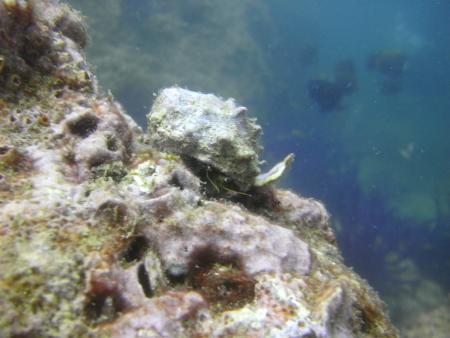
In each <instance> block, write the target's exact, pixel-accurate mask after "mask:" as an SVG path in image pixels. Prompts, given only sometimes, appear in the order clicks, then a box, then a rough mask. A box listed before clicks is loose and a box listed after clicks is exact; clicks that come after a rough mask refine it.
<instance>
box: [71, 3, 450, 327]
mask: <svg viewBox="0 0 450 338" xmlns="http://www.w3.org/2000/svg"><path fill="white" fill-rule="evenodd" d="M70 3H72V4H73V5H74V6H75V7H76V8H79V9H80V10H81V11H82V12H83V13H84V14H85V15H86V16H87V21H88V23H89V26H90V32H91V36H92V39H91V43H90V47H89V48H88V58H89V60H90V61H91V63H92V64H93V65H94V66H95V67H96V68H97V73H98V76H99V80H100V84H101V86H102V87H103V88H104V89H105V90H106V89H111V91H112V92H113V94H114V95H115V97H116V98H117V99H118V100H119V101H120V102H121V103H122V104H123V105H124V107H125V109H126V110H127V112H128V113H129V114H131V115H132V116H133V117H134V118H135V119H136V120H137V121H138V122H139V123H140V124H141V125H142V126H145V114H146V113H147V112H148V111H149V109H150V107H151V104H152V100H153V97H154V96H153V93H156V92H157V91H158V90H159V89H161V88H163V87H165V86H169V85H174V84H177V85H180V86H183V87H187V88H189V89H193V90H200V91H203V92H212V93H215V94H217V95H220V96H222V97H234V98H236V100H237V101H238V102H239V103H241V104H243V105H246V106H247V107H248V108H249V110H250V113H251V114H252V115H254V116H257V117H258V120H259V123H260V124H262V125H263V128H264V136H263V140H262V141H263V143H264V146H265V153H264V156H263V157H264V158H265V159H267V160H268V165H269V166H270V165H272V164H274V163H275V162H276V161H278V160H280V159H282V158H283V157H284V155H285V154H287V153H289V152H294V153H295V154H296V155H297V158H296V162H295V163H294V165H293V168H292V170H291V172H290V175H289V177H288V178H287V179H286V180H284V182H283V183H282V185H283V186H284V187H289V188H292V189H294V190H296V191H297V192H298V193H300V194H302V195H305V196H311V197H314V198H317V199H320V200H322V201H323V202H324V203H325V205H326V207H327V209H328V210H329V211H330V212H331V214H332V216H333V226H334V228H335V229H336V231H337V234H338V241H339V246H340V248H341V250H342V252H343V255H344V258H345V261H346V263H347V264H348V265H350V266H352V267H353V268H354V269H355V270H356V271H357V272H358V273H360V274H361V275H362V276H363V277H364V278H366V279H368V281H369V283H370V284H371V285H372V286H373V287H374V288H375V289H376V290H378V291H379V292H380V294H381V296H382V298H383V299H384V300H385V301H386V302H387V303H388V305H389V309H390V313H391V316H392V318H393V320H394V322H395V323H396V324H397V325H398V326H400V327H401V328H402V327H406V326H407V323H408V322H410V321H411V320H412V319H413V318H415V317H416V316H419V315H420V314H421V313H424V312H426V311H430V310H432V309H433V308H436V307H438V306H441V305H442V304H443V303H445V302H448V299H449V296H448V295H449V292H450V290H449V285H450V254H449V245H450V135H449V129H450V98H449V97H450V21H449V19H448V18H449V13H450V2H448V1H437V0H436V1H434V0H429V1H425V0H408V1H406V0H396V1H392V0H380V1H373V0H345V1H332V0H297V1H295V0H278V1H258V0H241V1H239V0H230V1H219V0H212V1H211V0H187V1H181V0H180V1H163V0H148V1H144V0H140V1H138V0H108V1H104V2H102V5H100V4H99V3H97V2H93V1H88V0H72V1H70ZM390 51H395V52H398V53H402V55H405V56H406V58H407V61H406V63H405V66H404V71H403V74H402V75H401V76H399V78H398V79H397V80H398V82H399V84H401V88H400V91H399V92H397V93H391V95H386V93H384V92H383V88H382V85H383V81H384V80H385V77H386V76H385V75H383V74H381V73H380V72H377V71H370V70H369V69H368V67H367V63H368V60H369V58H370V56H371V55H373V54H374V53H388V52H390ZM342 60H347V61H350V62H351V63H352V64H353V65H354V67H355V76H356V78H357V83H358V88H357V89H356V91H355V92H353V93H352V94H351V95H346V96H344V97H343V98H342V100H341V102H340V104H339V105H338V106H337V107H336V109H334V110H331V111H328V112H323V111H321V109H320V107H319V106H318V104H317V102H315V101H314V99H313V98H312V97H311V96H310V95H309V92H308V83H309V81H310V80H311V79H314V78H322V79H332V78H333V74H334V67H335V65H336V64H337V63H338V62H340V61H342Z"/></svg>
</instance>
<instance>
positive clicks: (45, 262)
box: [0, 0, 397, 337]
mask: <svg viewBox="0 0 450 338" xmlns="http://www.w3.org/2000/svg"><path fill="white" fill-rule="evenodd" d="M43 6H44V7H45V11H44V10H42V9H43V8H44V7H43ZM0 18H1V19H2V20H0V31H1V32H3V33H5V34H1V35H0V54H1V55H2V56H4V57H5V60H6V63H5V66H4V67H5V68H3V70H2V72H1V74H0V76H1V77H2V78H1V81H2V82H1V84H2V86H1V87H0V267H1V268H0V308H1V309H2V311H1V312H0V336H1V337H219V336H220V337H224V336H228V337H396V336H397V333H396V330H395V329H394V328H393V326H392V325H391V323H390V322H389V319H388V317H387V315H386V313H385V312H384V306H383V304H382V302H381V301H380V299H379V298H378V296H377V295H376V293H375V292H374V291H372V290H371V288H370V287H369V286H368V285H367V283H366V282H365V281H363V280H362V279H360V278H359V277H358V276H357V275H356V274H355V273H354V272H353V271H351V269H348V268H347V267H346V266H345V265H344V264H343V262H342V259H341V256H340V254H339V251H338V249H337V247H336V242H335V239H334V233H333V230H332V229H331V227H330V224H329V216H328V214H327V212H326V210H325V208H324V207H323V205H322V204H321V203H320V202H317V201H315V200H313V199H306V198H303V197H300V196H297V195H296V194H294V193H292V192H289V191H283V190H276V189H274V188H272V187H270V186H266V187H264V189H263V190H258V189H255V190H252V191H251V193H248V194H247V195H246V199H245V200H244V201H243V202H241V203H240V204H237V203H234V202H233V201H232V200H226V199H220V200H217V199H212V198H210V197H209V196H208V195H207V194H205V193H204V191H203V189H202V186H203V185H204V183H202V182H203V179H204V178H203V177H199V176H198V175H197V172H196V171H195V170H192V168H191V167H188V166H186V164H185V162H183V161H182V158H179V157H177V156H173V155H170V154H164V153H160V152H159V150H158V149H153V148H151V147H148V144H149V141H148V139H146V138H147V136H146V135H144V134H143V133H142V131H141V129H140V128H139V127H138V126H137V125H136V124H135V123H134V121H133V120H132V119H131V118H130V117H129V116H128V115H126V114H125V113H124V112H123V110H122V108H121V107H120V105H119V104H118V103H116V102H115V101H114V100H113V99H112V98H111V97H103V96H101V95H100V94H98V92H97V87H96V80H95V76H94V75H93V74H92V73H91V72H90V71H89V68H88V66H87V63H86V61H85V59H84V56H83V50H82V47H83V46H84V44H85V42H86V38H85V36H84V35H83V34H84V33H83V32H84V31H85V28H84V25H83V23H82V20H81V19H80V18H79V16H78V14H77V13H76V12H73V11H71V10H70V9H69V8H68V7H66V6H64V5H60V4H59V3H58V2H56V1H50V0H48V1H29V2H22V1H2V2H0ZM57 22H59V23H57ZM30 27H35V28H36V29H35V30H33V32H34V33H33V34H37V35H35V37H38V38H40V40H39V39H38V40H39V41H40V43H42V45H41V49H39V50H36V53H37V54H36V57H35V58H32V59H31V58H29V57H28V53H31V52H33V51H34V49H33V48H35V47H36V46H33V45H31V46H32V47H30V48H31V49H30V50H28V49H27V46H28V45H27V43H26V39H27V38H28V35H27V34H28V32H29V31H28V29H29V28H30ZM12 41H15V42H14V43H12ZM61 41H62V42H61ZM35 43H36V42H35ZM11 60H13V61H14V62H13V61H11ZM22 65H25V66H24V67H22ZM47 66H48V67H47ZM19 70H23V71H24V72H23V73H20V74H22V76H21V77H20V79H21V81H20V83H17V84H16V85H17V87H11V86H10V85H3V84H6V83H9V81H10V80H11V76H12V75H13V74H15V73H16V72H18V71H19ZM180 92H181V90H179V89H176V90H175V89H171V90H166V91H163V93H164V95H165V100H167V101H171V100H172V101H177V102H179V101H180V100H181V97H180ZM187 96H188V97H191V98H197V99H199V100H200V102H203V100H206V101H208V100H212V101H214V102H216V101H215V100H217V98H215V97H213V96H207V97H203V96H202V95H199V94H195V95H193V94H189V95H187ZM217 105H218V107H220V109H219V108H217V109H218V110H221V112H228V113H229V114H230V115H231V116H233V118H232V119H231V125H230V126H228V125H227V123H228V122H229V120H228V119H222V117H221V115H220V114H218V112H217V111H213V112H211V114H210V118H214V119H217V120H218V121H219V122H220V126H221V127H223V128H225V129H227V130H225V131H224V130H217V134H219V135H222V134H221V133H224V135H225V136H226V137H228V138H230V137H232V136H230V135H234V136H240V137H241V139H242V142H243V145H242V147H243V149H245V147H249V148H250V150H249V151H248V152H244V153H242V154H241V155H239V154H240V152H242V149H231V150H230V148H229V145H227V144H226V142H225V147H224V148H223V149H220V147H219V148H217V149H216V150H215V152H212V153H210V152H208V153H207V157H202V155H203V153H202V152H201V151H197V153H195V154H197V155H196V156H197V157H198V160H199V161H205V163H208V164H210V165H211V166H217V170H223V171H224V173H226V174H227V175H229V176H230V177H232V178H233V179H234V180H236V182H237V183H238V184H240V185H242V186H243V187H245V186H246V185H247V184H253V181H252V180H251V179H254V178H255V177H256V176H257V175H258V173H259V172H258V168H257V163H258V158H257V150H258V147H257V143H256V141H255V137H256V136H257V134H258V130H259V128H258V127H257V126H256V125H255V124H254V122H253V121H252V120H249V119H247V118H246V117H243V116H242V115H241V114H243V110H242V109H240V108H238V107H237V106H235V104H234V102H233V101H225V102H224V101H221V100H220V101H217ZM185 106H186V109H187V110H189V109H190V108H189V107H190V105H189V102H186V103H185ZM158 107H160V106H159V103H158V102H157V103H156V106H155V107H154V108H153V112H157V111H159V109H158ZM189 111H190V110H189ZM192 113H193V114H197V113H198V114H200V115H199V116H205V114H206V113H207V112H206V111H192ZM156 117H157V114H156V113H155V115H153V117H151V119H156ZM154 123H156V122H155V121H154ZM197 123H201V118H198V119H196V116H193V118H192V120H190V121H189V124H190V126H191V127H192V128H197V126H196V125H195V124H197ZM189 124H187V125H186V127H187V126H188V125H189ZM151 128H152V127H151ZM240 128H243V129H240ZM242 130H245V132H244V133H243V134H242V135H241V134H240V133H241V132H242ZM152 132H154V130H153V129H151V130H150V137H152V136H151V135H152ZM167 134H168V136H169V137H170V134H171V133H170V131H169V130H167ZM155 135H156V134H155ZM196 135H197V136H196ZM207 135H211V134H208V132H207V131H204V132H203V131H202V132H198V133H197V132H196V133H193V134H192V137H199V139H198V140H197V143H198V144H202V143H203V142H204V139H202V137H206V136H207ZM234 136H233V137H234ZM192 137H191V140H192V142H193V144H194V143H195V142H194V141H195V140H194V139H192ZM226 137H225V138H226ZM166 140H167V139H166ZM164 142H168V141H164ZM168 144H169V146H170V147H171V145H170V142H169V143H168ZM170 147H169V148H170ZM170 149H171V150H176V149H174V148H170ZM194 150H195V149H194ZM228 150H230V151H234V152H235V154H234V155H233V157H232V158H234V159H236V158H237V157H236V156H242V163H236V165H237V167H238V168H239V169H238V170H236V169H234V168H232V166H231V163H225V164H223V166H222V162H221V161H222V158H227V156H229V154H228V153H227V152H226V151H228ZM222 151H223V152H224V153H222ZM175 152H176V153H178V152H177V151H175ZM236 154H238V155H236ZM205 156H206V155H205ZM208 156H209V157H208ZM283 163H284V162H283ZM285 164H286V163H285ZM281 169H283V168H281ZM279 173H280V172H279V170H278V169H277V170H276V171H274V175H275V176H277V175H278V174H279ZM240 174H242V177H241V176H240ZM269 176H270V179H272V177H273V176H272V174H271V175H269ZM249 182H251V183H249ZM250 205H251V206H252V210H253V211H252V212H250V211H249V209H248V208H249V207H250Z"/></svg>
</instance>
